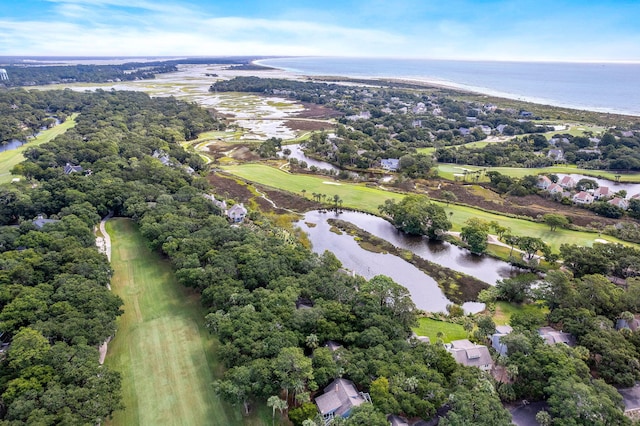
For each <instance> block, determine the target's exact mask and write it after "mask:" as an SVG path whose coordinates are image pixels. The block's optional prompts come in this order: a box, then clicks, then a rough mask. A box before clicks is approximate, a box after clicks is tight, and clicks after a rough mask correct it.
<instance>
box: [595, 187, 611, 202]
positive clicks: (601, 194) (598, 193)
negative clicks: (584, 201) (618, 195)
mask: <svg viewBox="0 0 640 426" xmlns="http://www.w3.org/2000/svg"><path fill="white" fill-rule="evenodd" d="M609 196H610V192H609V187H608V186H600V187H598V188H596V190H595V191H593V198H595V199H596V200H599V199H601V198H608V197H609Z"/></svg>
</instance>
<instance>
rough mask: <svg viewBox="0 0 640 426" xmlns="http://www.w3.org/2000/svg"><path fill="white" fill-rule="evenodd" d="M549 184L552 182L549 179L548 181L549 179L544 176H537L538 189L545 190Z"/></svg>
mask: <svg viewBox="0 0 640 426" xmlns="http://www.w3.org/2000/svg"><path fill="white" fill-rule="evenodd" d="M551 184H553V182H552V181H551V179H549V177H547V176H545V175H540V176H538V183H537V184H536V186H537V187H538V188H540V189H547V188H549V186H550V185H551Z"/></svg>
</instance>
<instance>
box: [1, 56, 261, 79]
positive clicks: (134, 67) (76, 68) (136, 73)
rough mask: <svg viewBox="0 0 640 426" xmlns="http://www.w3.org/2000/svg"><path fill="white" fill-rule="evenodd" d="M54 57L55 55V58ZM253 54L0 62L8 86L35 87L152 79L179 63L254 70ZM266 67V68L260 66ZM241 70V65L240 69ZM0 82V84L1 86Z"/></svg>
mask: <svg viewBox="0 0 640 426" xmlns="http://www.w3.org/2000/svg"><path fill="white" fill-rule="evenodd" d="M54 59H55V58H54ZM255 59H257V58H255V57H244V56H242V57H225V58H183V59H172V60H168V61H153V62H128V63H125V64H119V65H51V66H49V65H44V66H42V65H35V66H34V65H32V64H25V63H24V62H22V63H21V62H19V61H18V60H15V59H10V60H7V61H3V62H5V63H8V64H9V65H2V67H3V68H4V69H6V70H7V74H8V75H9V80H8V81H3V82H2V84H4V85H5V86H7V87H18V86H36V85H44V84H58V83H107V82H112V81H132V80H143V79H152V78H154V76H155V75H156V74H162V73H168V72H175V71H177V70H178V68H177V66H178V65H180V64H236V65H239V66H241V67H248V68H246V69H255V68H253V67H258V66H257V65H252V64H251V61H253V60H255ZM260 68H261V69H262V68H264V69H267V68H266V67H260ZM243 69H244V68H243ZM2 84H0V87H1V86H2Z"/></svg>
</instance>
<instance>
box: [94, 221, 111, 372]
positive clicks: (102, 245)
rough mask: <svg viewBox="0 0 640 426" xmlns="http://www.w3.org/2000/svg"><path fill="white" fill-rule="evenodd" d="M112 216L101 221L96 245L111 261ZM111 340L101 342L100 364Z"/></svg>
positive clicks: (99, 350) (109, 287)
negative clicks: (109, 221)
mask: <svg viewBox="0 0 640 426" xmlns="http://www.w3.org/2000/svg"><path fill="white" fill-rule="evenodd" d="M112 217H113V212H109V214H108V215H106V216H105V217H104V218H103V219H102V220H101V221H100V225H99V227H100V233H101V234H102V236H101V237H96V245H97V246H98V250H99V251H100V253H104V254H105V255H107V259H108V260H109V263H111V237H110V236H109V234H108V233H107V229H106V227H105V224H106V223H107V220H109V219H111V218H112ZM107 288H108V289H109V291H111V285H110V284H107ZM110 340H111V337H108V338H107V340H105V341H104V343H103V344H101V345H100V347H99V348H98V352H99V353H100V357H99V358H98V362H99V363H100V364H104V359H105V358H106V356H107V349H108V346H109V341H110Z"/></svg>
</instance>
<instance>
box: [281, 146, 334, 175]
mask: <svg viewBox="0 0 640 426" xmlns="http://www.w3.org/2000/svg"><path fill="white" fill-rule="evenodd" d="M286 148H289V149H290V150H291V154H290V155H289V158H295V159H297V160H298V161H304V162H306V163H307V165H308V166H309V167H311V166H316V167H317V168H318V169H324V170H335V171H336V172H339V171H340V168H339V167H336V166H334V165H333V164H331V163H327V162H326V161H319V160H314V159H313V158H309V157H307V156H306V155H305V154H304V152H303V151H302V148H301V147H300V144H295V145H285V146H283V147H282V149H286ZM279 155H280V156H281V157H284V155H283V154H282V152H280V153H279Z"/></svg>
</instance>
